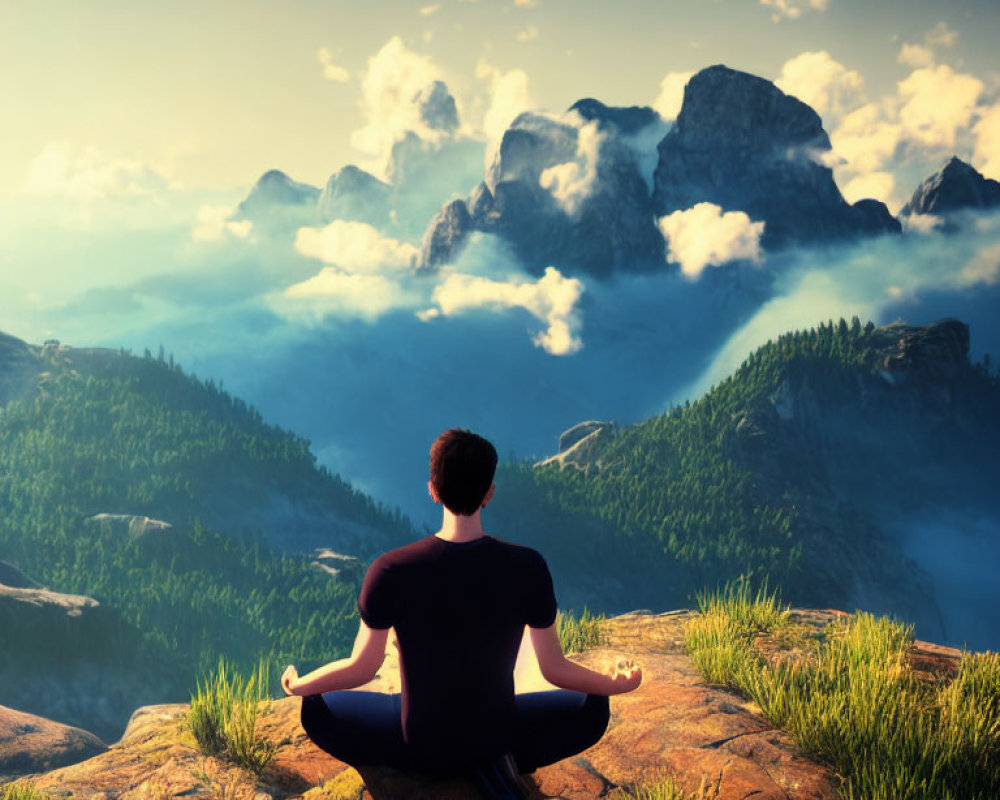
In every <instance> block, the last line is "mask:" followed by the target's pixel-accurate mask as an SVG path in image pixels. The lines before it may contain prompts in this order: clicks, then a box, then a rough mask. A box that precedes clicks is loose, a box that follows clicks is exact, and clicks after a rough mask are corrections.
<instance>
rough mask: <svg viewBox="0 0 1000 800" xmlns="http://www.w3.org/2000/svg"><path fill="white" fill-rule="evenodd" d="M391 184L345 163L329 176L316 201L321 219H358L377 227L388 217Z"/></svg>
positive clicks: (323, 220)
mask: <svg viewBox="0 0 1000 800" xmlns="http://www.w3.org/2000/svg"><path fill="white" fill-rule="evenodd" d="M391 194H392V187H390V186H389V184H387V183H383V182H382V181H380V180H379V179H378V178H376V177H375V176H374V175H372V174H371V173H370V172H365V170H363V169H361V168H360V167H356V166H354V164H347V165H346V166H344V167H341V168H340V169H339V170H338V171H337V172H335V173H334V174H333V175H331V176H330V179H329V180H328V181H327V182H326V186H324V187H323V193H322V194H321V195H320V196H319V201H318V203H317V214H318V216H319V220H320V222H322V223H328V222H332V221H333V220H335V219H345V220H357V221H359V222H367V223H368V224H369V225H374V226H376V227H379V226H381V225H384V224H385V223H386V222H388V220H389V205H390V196H391Z"/></svg>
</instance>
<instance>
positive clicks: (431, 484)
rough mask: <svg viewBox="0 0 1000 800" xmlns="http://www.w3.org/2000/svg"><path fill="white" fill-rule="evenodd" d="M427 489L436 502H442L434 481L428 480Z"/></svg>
mask: <svg viewBox="0 0 1000 800" xmlns="http://www.w3.org/2000/svg"><path fill="white" fill-rule="evenodd" d="M427 491H428V492H430V495H431V500H433V501H434V502H435V503H440V502H441V498H440V497H438V495H437V492H436V491H434V481H427Z"/></svg>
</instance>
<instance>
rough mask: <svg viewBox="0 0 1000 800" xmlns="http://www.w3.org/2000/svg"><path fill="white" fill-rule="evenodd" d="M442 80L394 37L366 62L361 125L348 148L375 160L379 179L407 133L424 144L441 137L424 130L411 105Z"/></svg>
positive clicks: (423, 59)
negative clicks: (354, 148) (350, 147)
mask: <svg viewBox="0 0 1000 800" xmlns="http://www.w3.org/2000/svg"><path fill="white" fill-rule="evenodd" d="M442 77H443V76H442V73H441V70H440V69H439V68H438V67H437V66H436V65H435V64H434V63H433V62H432V61H431V59H430V58H428V57H427V56H423V55H420V54H419V53H415V52H414V51H412V50H410V49H409V48H408V47H407V46H406V45H405V44H403V40H402V39H401V38H400V37H398V36H393V37H392V38H391V39H390V40H389V41H388V42H386V44H385V45H383V47H382V49H380V50H379V51H378V52H377V53H376V54H375V55H374V56H372V57H371V58H369V59H368V70H367V72H366V73H365V76H364V78H363V79H362V81H361V114H362V116H363V117H364V119H365V125H364V127H362V128H361V129H359V130H357V131H354V133H352V134H351V144H352V145H354V146H355V147H356V148H358V149H359V150H361V151H362V152H364V153H368V154H369V155H372V156H375V157H376V159H377V163H376V164H374V165H370V166H371V167H372V169H373V171H375V172H377V173H378V174H379V176H380V177H385V175H386V171H387V168H388V164H389V158H390V154H391V151H392V146H393V144H395V143H396V142H397V141H398V140H399V139H401V138H402V137H403V136H404V135H405V133H406V132H407V131H413V132H414V133H416V134H417V135H418V136H419V137H420V138H422V139H425V140H427V141H438V140H440V138H441V137H442V135H443V134H442V132H441V131H438V130H434V129H431V128H429V127H428V126H427V124H426V122H424V120H423V119H422V118H421V116H420V109H419V107H418V106H417V104H416V103H415V102H414V100H415V98H416V97H417V96H418V95H419V94H420V92H421V91H423V90H424V89H425V88H427V86H429V85H430V84H431V83H433V82H434V81H437V80H441V79H442Z"/></svg>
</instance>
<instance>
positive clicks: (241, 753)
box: [186, 659, 275, 775]
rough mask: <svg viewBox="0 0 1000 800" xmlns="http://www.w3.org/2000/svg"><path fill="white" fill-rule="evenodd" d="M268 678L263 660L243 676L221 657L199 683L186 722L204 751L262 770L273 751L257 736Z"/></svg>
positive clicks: (269, 745)
mask: <svg viewBox="0 0 1000 800" xmlns="http://www.w3.org/2000/svg"><path fill="white" fill-rule="evenodd" d="M268 680H269V670H268V668H267V665H266V664H265V663H263V662H261V663H259V664H258V665H257V667H256V668H255V669H254V670H253V672H251V673H250V675H249V676H244V675H242V674H240V673H239V672H237V671H235V669H234V668H233V667H232V665H230V664H227V663H226V660H225V659H220V661H219V667H218V669H216V670H215V671H214V672H213V673H211V674H209V675H208V676H207V677H206V679H205V681H204V682H201V681H199V682H198V687H197V690H196V692H195V694H194V695H192V697H191V708H190V710H189V711H188V715H187V720H186V722H187V727H188V729H189V730H190V731H191V733H192V734H193V735H194V738H195V741H196V742H197V743H198V748H199V749H200V750H201V751H202V752H203V753H205V754H206V755H212V756H221V757H223V758H228V759H229V760H231V761H233V762H235V763H237V764H240V765H241V766H243V767H246V768H247V769H248V770H250V771H251V772H253V773H255V774H257V775H261V774H262V773H263V772H264V770H265V769H266V768H267V765H268V764H270V763H271V759H272V758H274V752H275V745H274V744H273V743H272V742H269V741H266V740H263V739H260V738H259V737H258V736H257V720H258V718H259V716H260V712H261V704H262V703H265V702H266V701H267V700H268V696H267V686H268Z"/></svg>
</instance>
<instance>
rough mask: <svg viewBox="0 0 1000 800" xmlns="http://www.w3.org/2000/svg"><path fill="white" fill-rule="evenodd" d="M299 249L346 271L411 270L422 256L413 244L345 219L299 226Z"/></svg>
mask: <svg viewBox="0 0 1000 800" xmlns="http://www.w3.org/2000/svg"><path fill="white" fill-rule="evenodd" d="M295 249H296V250H298V252H300V253H301V254H302V255H304V256H307V257H309V258H316V259H319V260H320V261H322V262H324V263H326V264H335V265H336V266H337V267H339V268H340V269H341V270H344V271H346V272H349V273H365V274H374V273H381V272H408V271H409V270H411V269H412V268H413V266H414V265H415V264H416V263H417V260H418V258H419V256H420V251H419V250H418V249H417V248H416V247H414V246H413V245H412V244H408V243H407V242H400V241H398V240H396V239H391V238H389V237H384V236H382V235H381V234H380V233H379V232H378V231H377V230H376V229H375V228H374V227H372V226H371V225H369V224H367V223H365V222H354V221H346V220H342V219H335V220H334V221H333V222H331V223H330V224H329V225H327V226H325V227H323V228H299V230H298V233H297V234H296V236H295Z"/></svg>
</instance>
